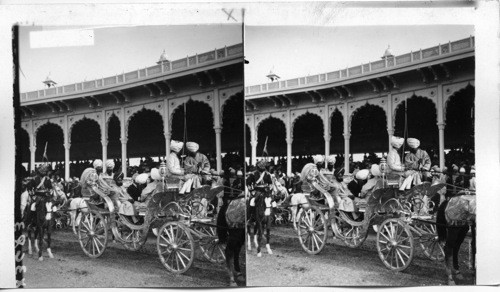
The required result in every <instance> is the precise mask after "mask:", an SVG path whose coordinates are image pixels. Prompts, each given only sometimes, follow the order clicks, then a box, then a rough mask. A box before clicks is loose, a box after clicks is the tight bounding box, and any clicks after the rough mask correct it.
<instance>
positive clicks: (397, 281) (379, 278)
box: [245, 25, 476, 286]
mask: <svg viewBox="0 0 500 292" xmlns="http://www.w3.org/2000/svg"><path fill="white" fill-rule="evenodd" d="M474 34H475V31H474V26H472V25H469V26H466V25H446V26H445V25H441V26H440V25H426V26H423V25H422V26H417V25H412V26H341V27H335V26H330V27H320V26H246V27H245V59H246V61H247V64H246V65H245V124H246V126H245V132H246V133H245V134H246V162H247V169H246V176H247V178H246V184H247V188H248V194H249V203H248V213H247V214H248V215H247V219H248V226H247V245H246V247H247V264H246V268H247V275H248V276H247V285H248V286H311V285H315V286H378V285H380V286H424V285H425V286H429V285H431V286H432V285H446V284H458V285H474V284H475V283H476V274H475V268H476V264H475V240H474V238H475V226H476V224H475V206H476V200H475V190H476V181H475V145H474V120H475V37H474ZM395 272H398V273H395Z"/></svg>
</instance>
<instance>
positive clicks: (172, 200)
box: [78, 177, 225, 273]
mask: <svg viewBox="0 0 500 292" xmlns="http://www.w3.org/2000/svg"><path fill="white" fill-rule="evenodd" d="M112 183H114V182H112V181H108V182H107V184H108V185H110V184H112ZM88 191H89V192H90V193H92V194H94V195H98V196H99V200H93V199H89V200H88V201H87V206H88V209H87V210H86V212H83V218H82V220H81V221H80V224H79V226H78V238H79V241H80V245H81V247H82V250H83V251H84V253H85V254H86V255H87V256H89V257H91V258H97V257H99V256H101V255H102V254H103V252H104V250H105V249H106V247H107V243H108V237H109V236H108V235H109V233H110V232H109V231H111V232H112V234H113V235H114V239H116V240H117V241H118V242H120V243H121V244H122V245H123V246H124V247H125V248H127V249H129V250H131V251H137V250H139V249H140V248H141V247H142V246H143V245H144V244H145V242H146V240H147V236H148V232H149V230H150V229H151V228H155V229H157V230H158V231H157V234H158V235H157V242H156V246H157V251H158V256H159V259H160V261H161V263H162V264H163V265H164V266H165V268H167V270H169V271H170V272H173V273H184V272H186V271H187V270H188V269H189V268H190V266H191V265H192V263H193V261H194V249H195V245H196V244H197V245H198V246H199V248H200V250H201V251H202V254H203V256H204V257H205V258H207V259H208V260H210V261H212V262H216V263H222V262H224V261H225V257H224V252H223V251H224V246H223V245H221V244H219V243H218V239H217V234H216V229H215V226H216V225H215V221H214V218H213V217H210V215H212V214H211V213H212V212H213V210H214V208H213V205H212V204H210V202H211V201H212V200H213V199H214V198H215V197H216V195H217V194H219V193H220V192H221V191H223V187H222V186H217V187H214V188H211V187H210V186H203V187H201V188H199V189H194V190H193V191H192V192H191V193H189V194H187V195H180V194H179V178H176V177H166V178H164V180H163V182H162V183H161V184H158V186H157V188H156V190H155V191H154V192H153V194H152V195H150V196H149V197H148V198H147V199H146V200H145V202H144V203H143V204H141V206H139V208H137V210H136V211H137V212H136V213H137V216H135V217H137V218H138V222H135V223H134V222H132V221H131V217H130V216H125V215H123V214H121V213H120V212H119V211H118V210H117V208H115V204H114V203H113V201H112V200H111V199H110V197H109V195H110V194H112V192H113V190H112V189H106V188H103V185H100V184H99V183H98V182H97V180H94V183H90V184H88ZM94 198H95V196H94Z"/></svg>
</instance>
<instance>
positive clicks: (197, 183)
mask: <svg viewBox="0 0 500 292" xmlns="http://www.w3.org/2000/svg"><path fill="white" fill-rule="evenodd" d="M186 148H187V149H188V156H187V157H186V159H185V160H184V172H185V174H186V176H185V178H186V182H185V183H184V185H183V187H182V189H181V190H180V191H179V193H180V194H183V193H189V192H191V189H193V188H194V189H196V188H199V187H201V186H202V184H206V183H207V180H208V176H209V175H210V162H209V161H208V158H207V157H206V156H205V155H203V154H201V153H199V152H198V149H199V148H200V146H199V145H198V144H197V143H195V142H187V143H186Z"/></svg>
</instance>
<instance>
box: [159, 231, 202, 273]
mask: <svg viewBox="0 0 500 292" xmlns="http://www.w3.org/2000/svg"><path fill="white" fill-rule="evenodd" d="M156 247H157V250H158V256H159V257H160V260H161V263H162V264H163V265H164V266H165V268H167V270H169V271H170V272H172V273H176V274H182V273H184V272H186V271H187V270H188V269H189V268H190V267H191V265H192V264H193V260H194V241H193V237H192V236H191V233H190V231H189V229H188V228H187V227H186V226H185V225H184V224H182V223H179V222H168V223H166V224H164V225H163V226H162V227H161V228H160V230H159V231H158V238H157V240H156Z"/></svg>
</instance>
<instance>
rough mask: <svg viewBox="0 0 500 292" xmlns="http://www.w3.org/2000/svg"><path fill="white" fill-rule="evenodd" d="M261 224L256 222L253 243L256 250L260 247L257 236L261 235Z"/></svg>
mask: <svg viewBox="0 0 500 292" xmlns="http://www.w3.org/2000/svg"><path fill="white" fill-rule="evenodd" d="M258 224H259V223H257V221H255V225H254V226H253V243H254V244H255V248H257V246H258V245H259V242H258V241H257V236H258V235H259V226H258Z"/></svg>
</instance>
